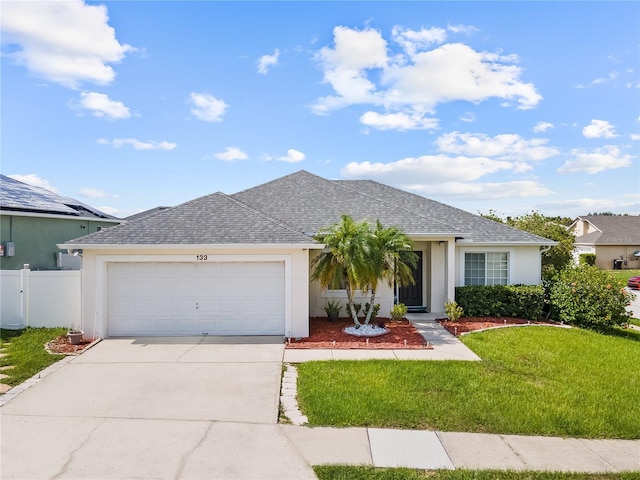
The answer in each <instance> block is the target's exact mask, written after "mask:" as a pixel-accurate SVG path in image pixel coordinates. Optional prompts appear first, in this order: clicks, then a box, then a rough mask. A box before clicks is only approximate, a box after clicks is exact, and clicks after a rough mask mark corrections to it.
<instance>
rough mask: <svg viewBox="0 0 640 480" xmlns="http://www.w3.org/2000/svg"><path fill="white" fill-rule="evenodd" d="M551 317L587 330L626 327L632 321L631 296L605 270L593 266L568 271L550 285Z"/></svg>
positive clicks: (561, 273) (564, 271) (619, 282)
mask: <svg viewBox="0 0 640 480" xmlns="http://www.w3.org/2000/svg"><path fill="white" fill-rule="evenodd" d="M549 296H550V301H551V309H552V310H551V314H552V315H553V317H554V318H556V319H557V320H562V321H564V322H567V323H570V324H574V325H578V326H581V327H585V328H592V329H596V330H598V329H603V328H606V327H610V326H614V325H623V324H625V323H627V321H628V319H629V313H628V312H627V310H626V306H627V305H628V304H629V301H630V294H629V293H627V291H626V290H625V289H624V285H623V283H622V282H621V281H620V280H618V279H617V278H616V277H614V276H613V275H611V274H610V273H609V272H607V271H606V270H601V269H599V268H598V267H594V266H591V265H581V266H578V267H572V268H566V269H564V270H563V271H562V272H560V274H559V275H558V276H557V278H556V280H555V281H554V282H553V283H552V284H551V285H550V289H549Z"/></svg>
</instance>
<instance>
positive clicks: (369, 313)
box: [364, 288, 376, 325]
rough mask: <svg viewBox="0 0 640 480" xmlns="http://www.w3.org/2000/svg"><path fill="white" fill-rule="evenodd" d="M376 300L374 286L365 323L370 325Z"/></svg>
mask: <svg viewBox="0 0 640 480" xmlns="http://www.w3.org/2000/svg"><path fill="white" fill-rule="evenodd" d="M375 300H376V289H375V288H372V289H371V299H370V300H369V309H368V310H367V315H366V316H365V318H364V324H365V325H369V322H370V321H371V314H372V313H373V304H374V302H375Z"/></svg>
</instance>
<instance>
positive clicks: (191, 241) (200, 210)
mask: <svg viewBox="0 0 640 480" xmlns="http://www.w3.org/2000/svg"><path fill="white" fill-rule="evenodd" d="M310 243H313V240H312V239H311V238H309V237H307V236H305V235H303V234H302V233H300V232H297V231H295V230H293V229H291V228H289V227H288V226H286V225H284V224H282V223H281V222H279V221H277V220H274V219H271V218H269V217H267V216H266V215H264V214H263V213H260V212H258V211H256V210H254V209H252V208H250V207H248V206H246V205H243V204H242V203H240V202H238V201H236V200H234V199H233V198H231V197H229V196H228V195H225V194H224V193H219V192H218V193H213V194H211V195H207V196H205V197H201V198H197V199H195V200H191V201H189V202H186V203H183V204H181V205H178V206H176V207H173V208H168V209H164V210H160V211H158V212H156V213H154V214H151V215H147V216H143V217H142V218H140V219H138V220H134V221H129V222H127V223H123V224H120V225H117V226H115V227H111V228H108V229H104V230H102V231H100V232H96V233H92V234H90V235H86V236H84V237H80V238H76V239H74V240H69V241H68V242H66V244H67V245H69V244H72V245H214V244H223V245H227V244H256V245H257V244H306V245H308V244H310Z"/></svg>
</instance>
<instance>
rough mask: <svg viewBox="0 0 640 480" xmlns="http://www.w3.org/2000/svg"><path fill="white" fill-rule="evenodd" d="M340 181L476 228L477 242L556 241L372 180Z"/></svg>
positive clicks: (468, 229)
mask: <svg viewBox="0 0 640 480" xmlns="http://www.w3.org/2000/svg"><path fill="white" fill-rule="evenodd" d="M337 183H340V184H344V185H345V186H348V187H349V188H353V189H356V190H358V191H359V192H362V193H365V194H368V195H371V196H373V197H376V198H379V199H381V200H382V201H385V202H388V203H390V204H393V205H397V206H399V207H402V208H404V209H406V210H408V211H410V212H416V213H419V214H420V215H423V216H428V217H431V218H437V219H439V220H440V221H442V222H446V223H447V224H448V225H451V226H452V227H453V228H456V229H459V230H462V231H465V232H472V233H473V235H472V237H471V238H472V240H473V241H474V242H475V243H535V244H540V243H542V244H549V243H551V244H553V243H555V242H552V241H551V240H549V239H547V238H544V237H541V236H539V235H534V234H532V233H529V232H525V231H523V230H519V229H517V228H513V227H509V226H507V225H504V224H501V223H499V222H496V221H494V220H490V219H487V218H484V217H481V216H480V215H474V214H473V213H469V212H467V211H465V210H461V209H459V208H456V207H452V206H450V205H446V204H444V203H440V202H437V201H435V200H431V199H429V198H426V197H423V196H421V195H416V194H414V193H410V192H407V191H405V190H400V189H397V188H394V187H390V186H388V185H384V184H382V183H378V182H374V181H372V180H341V181H338V182H337Z"/></svg>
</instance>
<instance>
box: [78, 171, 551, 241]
mask: <svg viewBox="0 0 640 480" xmlns="http://www.w3.org/2000/svg"><path fill="white" fill-rule="evenodd" d="M344 214H347V215H351V216H352V217H353V218H354V219H355V220H362V219H367V220H369V221H371V222H374V221H376V220H380V222H382V224H383V225H384V226H386V227H388V226H396V227H399V228H401V229H402V230H403V231H404V232H405V233H407V234H408V235H410V236H413V237H414V238H415V237H420V236H424V237H427V236H431V237H438V236H440V237H458V238H465V239H468V240H473V241H474V242H475V243H499V244H508V243H524V244H533V245H553V244H554V242H552V241H550V240H548V239H545V238H542V237H539V236H537V235H532V234H530V233H527V232H523V231H521V230H517V229H515V228H511V227H507V226H506V225H502V224H500V223H497V222H494V221H493V220H488V219H485V218H482V217H480V216H478V215H473V214H471V213H468V212H465V211H463V210H460V209H457V208H454V207H450V206H448V205H445V204H443V203H439V202H435V201H433V200H429V199H427V198H425V197H421V196H420V195H415V194H412V193H408V192H405V191H403V190H398V189H396V188H393V187H389V186H387V185H383V184H381V183H377V182H373V181H368V180H355V181H341V180H338V181H334V180H327V179H325V178H322V177H319V176H317V175H313V174H311V173H309V172H306V171H304V170H303V171H300V172H297V173H294V174H291V175H287V176H285V177H281V178H278V179H276V180H273V181H270V182H267V183H264V184H262V185H258V186H257V187H253V188H250V189H247V190H244V191H242V192H238V193H236V194H234V195H231V196H227V195H225V194H223V193H214V194H211V195H207V196H205V197H201V198H197V199H195V200H192V201H190V202H187V203H184V204H182V205H178V206H177V207H173V208H167V209H159V210H158V211H155V212H151V213H150V214H149V215H143V216H141V217H139V218H137V219H133V220H131V221H127V222H126V223H124V224H121V225H118V226H115V227H112V228H109V229H106V230H102V231H100V232H96V233H93V234H91V235H87V236H85V237H81V238H79V239H75V240H71V241H69V242H67V245H69V244H73V245H80V244H83V245H214V244H256V245H257V244H296V245H297V244H305V245H309V244H311V243H313V239H312V238H311V237H312V236H313V235H314V234H315V233H316V232H317V231H318V230H320V229H321V228H323V227H326V226H329V225H331V224H334V223H336V222H338V221H340V217H341V215H344Z"/></svg>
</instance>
